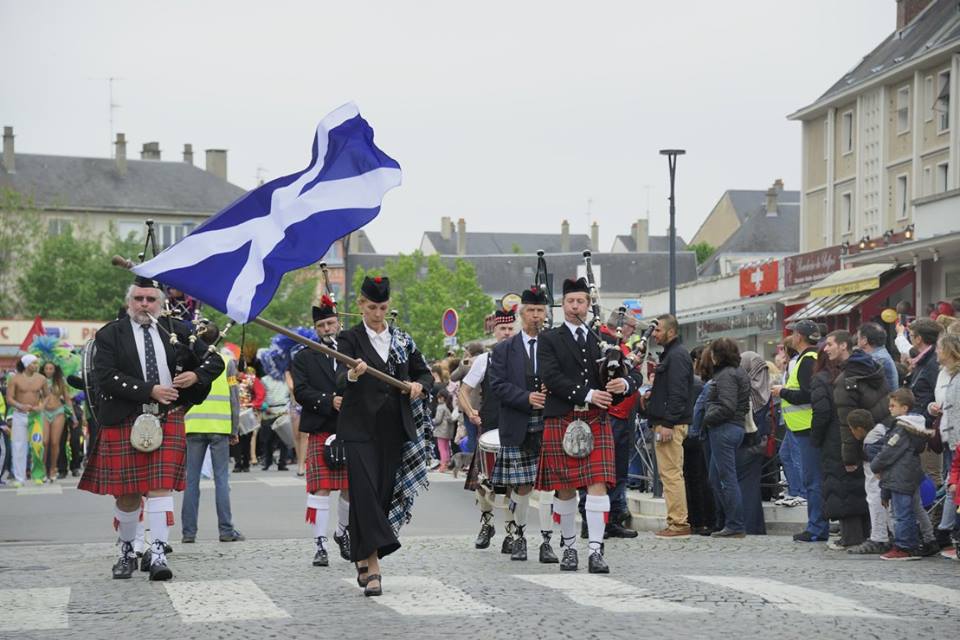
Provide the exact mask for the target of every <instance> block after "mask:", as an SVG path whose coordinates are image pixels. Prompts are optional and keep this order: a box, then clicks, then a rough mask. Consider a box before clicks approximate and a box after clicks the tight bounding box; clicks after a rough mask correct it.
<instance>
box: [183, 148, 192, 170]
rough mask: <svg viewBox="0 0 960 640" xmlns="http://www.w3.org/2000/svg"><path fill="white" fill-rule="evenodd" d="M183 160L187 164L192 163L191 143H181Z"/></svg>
mask: <svg viewBox="0 0 960 640" xmlns="http://www.w3.org/2000/svg"><path fill="white" fill-rule="evenodd" d="M183 161H184V162H186V163H187V164H189V165H191V166H192V165H193V145H192V144H185V145H183Z"/></svg>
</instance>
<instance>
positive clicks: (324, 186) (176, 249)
mask: <svg viewBox="0 0 960 640" xmlns="http://www.w3.org/2000/svg"><path fill="white" fill-rule="evenodd" d="M399 184H400V165H399V164H397V162H396V161H395V160H394V159H393V158H391V157H390V156H388V155H387V154H385V153H384V152H382V151H381V150H380V149H378V148H377V146H376V145H375V144H374V143H373V129H372V128H371V127H370V125H369V124H367V121H366V120H364V119H363V118H362V117H361V116H360V112H359V110H358V109H357V107H356V105H354V104H352V103H348V104H345V105H343V106H342V107H340V108H339V109H336V110H335V111H333V112H332V113H330V114H329V115H328V116H327V117H325V118H324V119H323V120H321V121H320V124H319V125H318V126H317V133H316V136H314V139H313V157H312V159H311V160H310V165H309V166H308V167H307V168H306V169H304V170H303V171H301V172H299V173H294V174H291V175H288V176H283V177H282V178H277V179H275V180H271V181H270V182H268V183H266V184H264V185H262V186H260V187H257V188H256V189H254V190H253V191H250V192H249V193H247V194H246V195H244V196H243V197H242V198H240V199H239V200H237V201H236V202H234V203H233V204H231V205H230V206H228V207H227V208H225V209H224V210H223V211H221V212H220V213H218V214H217V215H215V216H213V217H212V218H210V219H209V220H207V221H206V222H204V223H203V224H202V225H200V226H199V227H197V228H196V229H195V230H194V231H193V232H192V233H190V234H189V235H188V236H186V237H185V238H184V239H183V240H181V241H180V242H178V243H176V244H175V245H173V246H171V247H169V248H168V249H166V250H164V251H162V252H160V253H159V254H158V255H157V256H156V257H155V258H153V259H152V260H148V261H147V262H144V263H143V264H140V265H137V266H136V267H134V269H133V271H134V272H135V273H137V274H139V275H141V276H145V277H148V278H155V279H157V280H159V281H160V282H161V283H163V284H165V285H168V286H172V287H176V288H177V289H180V290H181V291H184V292H186V293H187V294H189V295H191V296H193V297H195V298H197V299H199V300H201V301H203V302H205V303H206V304H209V305H210V306H212V307H214V308H215V309H218V310H220V311H222V312H223V313H226V314H227V315H228V316H230V317H231V318H233V319H234V320H236V321H237V322H247V321H249V320H250V319H252V318H255V317H257V315H258V314H259V313H260V312H261V311H263V309H264V307H266V306H267V304H268V303H269V302H270V300H271V298H273V295H274V293H276V290H277V286H279V284H280V278H281V277H282V276H283V274H284V273H287V272H288V271H293V270H294V269H300V268H301V267H305V266H307V265H310V264H313V263H314V262H317V261H318V260H320V259H321V258H322V257H323V255H324V254H325V253H326V252H327V249H329V248H330V245H331V244H332V243H333V242H334V241H335V240H337V239H338V238H341V237H343V236H345V235H347V234H348V233H350V232H351V231H354V230H355V229H359V228H360V227H362V226H363V225H365V224H367V223H368V222H370V221H371V220H373V219H374V218H375V217H376V216H377V214H378V213H380V204H381V202H382V201H383V196H384V194H385V193H386V192H387V191H389V190H390V189H392V188H394V187H396V186H398V185H399Z"/></svg>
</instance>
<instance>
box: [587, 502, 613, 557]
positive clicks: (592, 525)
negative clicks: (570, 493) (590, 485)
mask: <svg viewBox="0 0 960 640" xmlns="http://www.w3.org/2000/svg"><path fill="white" fill-rule="evenodd" d="M585 508H586V512H587V535H588V536H589V540H590V551H600V545H601V544H603V530H604V529H605V528H606V522H604V520H606V515H607V514H608V513H609V512H610V496H587V503H586V505H585Z"/></svg>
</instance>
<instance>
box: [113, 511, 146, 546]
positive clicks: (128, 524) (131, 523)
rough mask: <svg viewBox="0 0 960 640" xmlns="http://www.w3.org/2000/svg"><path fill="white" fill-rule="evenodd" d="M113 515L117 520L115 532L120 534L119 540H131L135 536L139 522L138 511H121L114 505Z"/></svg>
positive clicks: (131, 541) (130, 541)
mask: <svg viewBox="0 0 960 640" xmlns="http://www.w3.org/2000/svg"><path fill="white" fill-rule="evenodd" d="M113 517H114V518H115V519H116V521H117V533H118V534H119V536H120V542H129V543H131V544H133V541H134V540H135V539H136V537H137V524H138V523H139V522H140V511H139V510H137V511H121V510H120V508H119V507H114V511H113Z"/></svg>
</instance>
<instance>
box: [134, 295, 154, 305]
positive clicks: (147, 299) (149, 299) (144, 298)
mask: <svg viewBox="0 0 960 640" xmlns="http://www.w3.org/2000/svg"><path fill="white" fill-rule="evenodd" d="M133 299H134V300H136V301H137V302H151V303H152V302H156V301H157V298H156V297H155V296H133Z"/></svg>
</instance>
